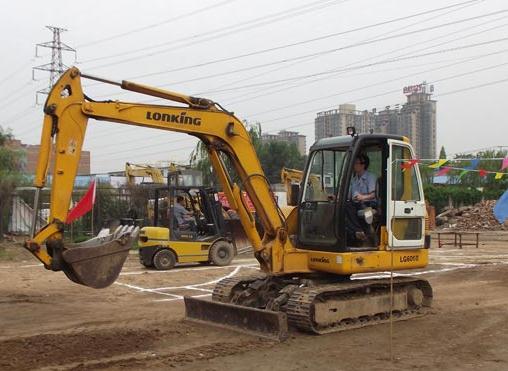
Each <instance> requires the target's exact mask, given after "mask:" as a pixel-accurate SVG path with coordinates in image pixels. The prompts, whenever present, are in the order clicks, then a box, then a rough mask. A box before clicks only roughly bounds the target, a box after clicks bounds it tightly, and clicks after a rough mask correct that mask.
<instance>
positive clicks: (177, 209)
mask: <svg viewBox="0 0 508 371" xmlns="http://www.w3.org/2000/svg"><path fill="white" fill-rule="evenodd" d="M173 213H174V215H175V219H176V222H177V223H178V229H181V230H186V229H190V230H195V229H196V220H195V219H194V216H193V213H192V211H189V210H187V209H186V208H185V198H184V197H183V196H176V203H175V206H174V207H173Z"/></svg>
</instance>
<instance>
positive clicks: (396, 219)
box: [386, 139, 425, 249]
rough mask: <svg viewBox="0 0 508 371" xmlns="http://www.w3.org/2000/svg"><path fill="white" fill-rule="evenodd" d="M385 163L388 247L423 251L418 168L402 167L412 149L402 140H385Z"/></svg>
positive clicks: (421, 191) (423, 223)
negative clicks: (386, 160)
mask: <svg viewBox="0 0 508 371" xmlns="http://www.w3.org/2000/svg"><path fill="white" fill-rule="evenodd" d="M388 144H389V146H390V156H389V158H388V162H387V170H388V179H387V180H388V182H387V218H386V221H387V222H386V228H387V232H388V247H389V248H391V249H407V248H423V246H424V239H425V200H424V197H423V189H422V181H421V177H420V171H419V169H418V165H414V166H412V167H410V168H402V167H401V164H403V163H404V162H406V161H408V160H411V159H414V152H413V148H412V147H411V146H410V145H409V144H407V143H405V142H402V141H399V140H393V139H389V140H388Z"/></svg>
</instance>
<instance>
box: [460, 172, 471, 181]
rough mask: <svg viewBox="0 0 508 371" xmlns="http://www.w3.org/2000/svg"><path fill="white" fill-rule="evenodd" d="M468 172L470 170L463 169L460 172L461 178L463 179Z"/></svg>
mask: <svg viewBox="0 0 508 371" xmlns="http://www.w3.org/2000/svg"><path fill="white" fill-rule="evenodd" d="M467 173H469V170H462V171H461V172H460V174H459V179H462V177H463V176H464V175H466V174H467Z"/></svg>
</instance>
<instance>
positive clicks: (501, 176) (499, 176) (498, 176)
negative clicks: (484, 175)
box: [494, 173, 504, 180]
mask: <svg viewBox="0 0 508 371" xmlns="http://www.w3.org/2000/svg"><path fill="white" fill-rule="evenodd" d="M503 175H504V173H496V176H495V177H494V179H496V180H499V179H502V178H503Z"/></svg>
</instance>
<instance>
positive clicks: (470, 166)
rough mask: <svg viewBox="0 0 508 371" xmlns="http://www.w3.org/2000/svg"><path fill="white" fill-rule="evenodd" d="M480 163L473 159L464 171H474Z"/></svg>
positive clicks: (478, 160)
mask: <svg viewBox="0 0 508 371" xmlns="http://www.w3.org/2000/svg"><path fill="white" fill-rule="evenodd" d="M479 163H480V159H478V158H474V159H472V160H471V164H470V165H469V166H466V167H465V168H464V169H467V170H474V169H476V168H477V167H478V164H479Z"/></svg>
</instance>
